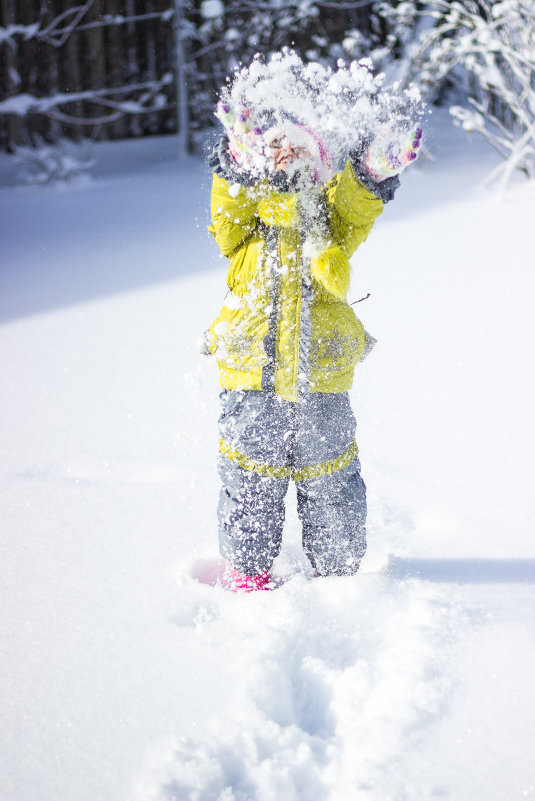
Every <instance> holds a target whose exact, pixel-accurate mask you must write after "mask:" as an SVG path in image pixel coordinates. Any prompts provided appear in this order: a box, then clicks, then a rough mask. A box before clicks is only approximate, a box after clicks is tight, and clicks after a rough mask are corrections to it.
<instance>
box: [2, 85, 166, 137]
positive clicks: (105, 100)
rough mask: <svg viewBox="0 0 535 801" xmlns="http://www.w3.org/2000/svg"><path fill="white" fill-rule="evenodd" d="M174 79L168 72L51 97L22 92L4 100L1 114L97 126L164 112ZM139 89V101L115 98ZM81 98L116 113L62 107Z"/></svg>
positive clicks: (60, 93) (61, 93) (59, 93)
mask: <svg viewBox="0 0 535 801" xmlns="http://www.w3.org/2000/svg"><path fill="white" fill-rule="evenodd" d="M173 81H174V76H173V75H172V74H171V73H167V74H166V75H164V76H163V77H162V78H161V79H160V80H158V81H147V82H145V83H138V84H131V85H130V86H122V87H118V88H115V89H99V90H95V89H91V90H87V91H84V92H68V93H65V92H58V93H56V94H54V95H51V96H50V97H34V95H30V94H19V95H14V96H13V97H10V98H8V99H7V100H3V101H1V102H0V114H13V115H15V116H19V117H25V116H26V115H27V114H46V115H48V116H51V117H52V118H53V119H57V120H60V121H62V122H70V123H76V125H97V124H102V123H104V122H112V121H114V120H116V119H119V117H120V116H122V115H124V114H142V113H144V114H147V113H149V112H152V111H160V110H161V109H162V108H168V107H169V104H168V102H167V98H166V96H165V95H162V94H160V92H161V90H162V89H163V88H164V87H165V86H169V85H170V84H172V83H173ZM136 92H141V93H142V94H141V95H140V96H139V97H138V98H137V100H132V99H126V100H113V99H112V98H113V97H114V96H116V95H124V94H126V93H129V94H132V93H136ZM80 101H85V102H86V103H90V104H95V105H96V106H105V107H106V108H110V109H113V112H114V113H113V114H111V115H106V116H100V117H93V116H86V117H79V116H76V117H75V116H73V115H69V114H65V113H64V112H62V111H61V110H60V106H64V105H67V104H70V103H77V102H80Z"/></svg>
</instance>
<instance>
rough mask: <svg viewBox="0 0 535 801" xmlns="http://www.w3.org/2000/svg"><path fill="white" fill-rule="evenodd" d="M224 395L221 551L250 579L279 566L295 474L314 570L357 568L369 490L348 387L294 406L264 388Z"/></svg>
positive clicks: (329, 571) (363, 544) (324, 572)
mask: <svg viewBox="0 0 535 801" xmlns="http://www.w3.org/2000/svg"><path fill="white" fill-rule="evenodd" d="M220 397H221V402H222V412H221V416H220V418H219V432H220V437H221V440H220V456H219V475H220V478H221V480H222V483H223V486H222V489H221V494H220V499H219V507H218V517H219V545H220V550H221V554H222V556H224V557H225V558H226V559H228V560H229V561H230V562H231V564H232V565H233V566H234V567H235V568H236V569H237V570H239V571H240V572H241V573H245V574H246V575H249V576H252V575H257V574H258V573H263V572H265V571H266V570H269V569H270V568H271V565H272V563H273V560H274V559H275V557H276V556H278V554H279V552H280V549H281V544H282V528H283V523H284V497H285V495H286V491H287V489H288V484H289V480H290V478H292V479H293V480H294V481H295V483H296V486H297V511H298V514H299V518H300V520H301V523H302V540H303V548H304V551H305V554H306V556H307V557H308V559H309V561H310V562H311V564H312V566H313V568H314V569H315V570H316V572H317V573H319V574H321V575H324V576H326V575H331V574H336V575H352V574H354V573H356V572H357V570H358V568H359V565H360V562H361V559H362V557H363V556H364V553H365V551H366V529H365V524H366V487H365V485H364V481H363V480H362V478H361V475H360V463H359V460H358V458H357V446H356V443H355V429H356V422H355V417H354V415H353V412H352V411H351V406H350V403H349V396H348V393H346V392H343V393H328V394H327V393H320V392H312V393H310V394H307V395H304V396H303V397H301V398H300V399H299V400H298V401H297V402H295V403H293V402H290V401H285V400H283V399H281V398H279V397H277V396H276V395H275V394H274V393H273V392H262V391H257V390H246V391H241V390H223V392H222V393H221V395H220Z"/></svg>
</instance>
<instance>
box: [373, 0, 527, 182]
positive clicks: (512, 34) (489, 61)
mask: <svg viewBox="0 0 535 801" xmlns="http://www.w3.org/2000/svg"><path fill="white" fill-rule="evenodd" d="M407 5H408V4H407V3H400V4H399V6H392V5H388V4H384V5H383V13H384V16H385V17H386V18H387V19H390V20H392V19H394V20H398V21H400V20H401V18H402V16H403V15H404V14H406V12H407V9H406V8H405V6H407ZM417 16H418V18H419V19H420V20H422V19H423V20H427V24H426V25H425V27H424V29H423V31H421V32H420V33H419V34H418V36H417V37H414V38H413V39H412V40H409V42H408V43H407V45H406V50H405V59H404V72H403V80H404V81H416V82H417V83H418V84H419V86H420V87H421V89H422V91H423V92H424V95H425V96H426V97H427V98H428V100H429V99H431V100H432V99H433V98H434V97H435V96H436V95H437V93H438V92H439V91H440V89H441V87H442V86H443V85H444V81H445V80H446V79H450V80H451V79H453V80H454V82H457V83H458V84H459V85H460V86H461V87H462V90H463V93H464V94H465V97H466V98H467V103H468V107H466V106H464V105H460V104H458V105H454V106H452V108H451V113H452V116H453V117H454V120H455V122H456V124H457V125H460V126H462V127H463V128H464V129H465V130H467V131H475V132H477V133H480V134H481V135H482V136H484V138H485V139H486V140H487V142H489V144H491V145H492V146H493V147H494V148H495V149H496V151H497V152H498V153H499V154H500V155H501V156H502V158H503V159H504V160H505V164H503V165H502V170H501V173H500V170H497V171H495V174H494V176H493V177H498V175H502V177H504V176H506V177H507V179H508V177H509V176H510V175H511V173H512V171H513V170H514V169H517V170H521V171H522V172H524V173H525V174H526V175H527V176H528V177H529V178H531V179H535V4H533V2H532V0H502V1H501V2H492V0H458V1H457V0H456V2H446V0H428V1H427V2H426V3H425V4H424V6H423V8H421V9H420V10H419V12H418V14H417Z"/></svg>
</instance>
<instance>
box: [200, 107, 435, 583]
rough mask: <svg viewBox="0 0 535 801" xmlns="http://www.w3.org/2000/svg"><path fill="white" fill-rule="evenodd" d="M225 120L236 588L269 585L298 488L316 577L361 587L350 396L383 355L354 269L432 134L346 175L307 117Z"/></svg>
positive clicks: (225, 344) (247, 114) (218, 212)
mask: <svg viewBox="0 0 535 801" xmlns="http://www.w3.org/2000/svg"><path fill="white" fill-rule="evenodd" d="M218 116H219V117H220V119H222V121H223V123H224V125H225V128H226V136H224V137H223V139H222V140H221V142H220V144H219V146H218V147H217V148H216V149H215V151H214V154H213V156H212V159H211V162H210V163H211V166H212V168H213V171H214V175H213V188H212V203H211V211H212V225H211V227H210V231H211V233H212V234H213V235H214V237H215V239H216V241H217V243H218V245H219V247H220V249H221V252H222V254H223V255H224V256H226V257H227V258H228V259H229V260H230V265H229V271H228V277H227V283H228V287H229V292H228V294H227V297H226V300H225V305H224V306H223V308H222V310H221V313H220V315H219V317H218V318H217V319H216V321H215V322H214V323H213V325H212V326H211V328H210V331H209V336H208V347H209V350H210V352H211V353H214V354H215V355H216V358H217V361H218V364H219V372H220V383H221V386H222V387H223V391H222V392H221V396H220V397H221V402H222V410H221V417H220V420H219V427H220V437H221V439H220V457H219V475H220V477H221V481H222V485H223V486H222V489H221V495H220V501H219V508H218V516H219V542H220V550H221V554H222V555H223V556H224V557H225V558H226V559H227V560H228V561H229V562H230V564H231V566H232V568H233V579H232V587H233V589H234V590H235V591H245V592H250V591H252V590H261V589H269V586H270V570H271V566H272V564H273V561H274V559H275V557H276V556H277V555H278V553H279V551H280V548H281V540H282V528H283V522H284V497H285V494H286V491H287V488H288V483H289V480H290V478H292V479H293V480H294V481H295V483H296V487H297V504H298V506H297V508H298V514H299V517H300V520H301V523H302V542H303V548H304V551H305V554H306V556H307V557H308V559H309V561H310V563H311V565H312V567H313V569H314V572H315V574H316V575H321V576H328V575H333V574H335V575H352V574H354V573H356V572H357V570H358V568H359V565H360V562H361V560H362V557H363V555H364V553H365V550H366V530H365V523H366V488H365V485H364V482H363V480H362V478H361V475H360V464H359V459H358V456H357V452H358V448H357V444H356V441H355V429H356V422H355V417H354V415H353V412H352V410H351V407H350V402H349V394H348V392H349V389H350V388H351V385H352V381H353V372H354V368H355V365H356V364H357V362H359V361H360V360H362V358H363V357H364V355H365V354H366V351H367V345H368V344H369V343H367V338H366V333H365V331H364V329H363V326H362V324H361V323H360V321H359V320H358V319H357V317H356V316H355V313H354V312H353V310H352V308H351V307H350V306H349V305H348V303H347V301H346V292H347V289H348V285H349V277H350V264H349V259H350V258H351V256H352V255H353V253H354V252H355V250H356V249H357V248H358V246H359V245H360V244H361V243H362V242H364V240H365V239H366V237H367V236H368V234H369V232H370V230H371V228H372V226H373V223H374V221H375V219H376V218H377V216H378V215H379V214H381V212H382V210H383V204H384V203H386V202H388V201H389V200H391V199H392V197H393V195H394V191H395V190H396V188H397V186H398V184H399V179H398V177H397V173H399V172H400V171H401V169H403V167H404V166H405V165H406V164H407V163H408V162H410V161H411V160H413V159H414V158H415V157H416V154H417V149H418V147H419V144H420V138H421V130H420V129H417V130H416V131H413V132H412V133H411V134H410V135H406V136H405V137H404V138H403V137H402V138H401V140H400V136H399V134H397V133H395V132H394V131H393V130H392V128H389V127H387V128H385V129H383V131H382V132H381V133H380V134H379V136H377V137H375V139H374V140H373V141H372V142H371V143H369V145H368V146H361V147H360V148H359V149H356V150H355V151H353V152H352V154H351V157H350V159H349V161H348V162H347V164H346V165H345V168H344V169H343V171H341V172H338V173H336V174H335V175H334V176H333V175H332V167H331V159H330V156H329V153H328V152H327V150H326V148H325V146H324V144H323V143H322V141H321V140H320V138H319V137H318V135H317V134H315V133H314V132H313V131H311V130H309V129H308V128H306V127H304V126H303V125H301V124H299V121H298V120H297V119H295V117H292V116H291V115H285V114H284V113H282V112H280V110H279V111H278V112H277V113H275V112H271V113H263V114H260V115H257V114H256V112H255V109H254V108H247V107H244V106H241V107H239V108H231V106H230V105H229V103H220V107H219V111H218ZM400 141H401V143H402V144H401V146H400Z"/></svg>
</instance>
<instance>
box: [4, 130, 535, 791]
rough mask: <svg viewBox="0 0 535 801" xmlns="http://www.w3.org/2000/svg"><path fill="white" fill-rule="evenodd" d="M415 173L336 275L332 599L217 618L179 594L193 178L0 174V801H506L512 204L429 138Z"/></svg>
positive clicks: (140, 172)
mask: <svg viewBox="0 0 535 801" xmlns="http://www.w3.org/2000/svg"><path fill="white" fill-rule="evenodd" d="M430 147H431V150H432V152H433V154H434V155H435V157H436V160H435V161H432V162H428V163H427V164H426V165H422V167H421V168H419V169H413V170H412V172H411V173H410V174H408V175H407V176H406V178H405V180H404V182H403V186H402V188H401V190H400V191H399V193H398V197H397V199H396V202H395V203H394V204H392V205H391V206H389V207H388V208H387V209H386V211H385V214H384V215H383V217H382V218H381V219H380V220H379V222H378V223H377V225H376V228H375V230H374V232H373V233H372V235H371V236H370V239H369V240H368V242H367V243H366V244H365V245H364V246H363V247H362V249H361V250H360V251H359V252H358V253H357V255H356V257H355V259H354V267H355V277H354V282H353V287H352V297H354V298H355V299H357V298H359V297H361V296H363V295H365V294H366V293H367V292H368V291H370V292H371V293H372V297H371V299H370V300H368V301H366V302H365V303H362V304H360V306H359V307H358V308H359V312H360V315H361V317H362V319H363V321H364V323H365V325H366V327H367V328H368V329H369V330H370V331H371V332H372V333H373V334H374V335H375V336H376V337H378V339H379V345H378V346H377V348H376V350H375V351H374V354H373V356H372V357H370V359H369V360H368V361H367V362H366V363H365V364H364V365H362V366H361V367H360V368H359V369H358V371H357V380H356V384H355V388H354V390H353V393H352V396H353V402H354V406H355V409H356V410H357V414H358V419H359V436H358V440H359V446H360V451H361V458H362V462H363V471H364V477H365V479H366V481H367V484H368V488H369V500H370V520H369V553H368V555H367V557H366V559H365V561H364V563H363V568H362V572H361V573H360V574H359V575H358V576H357V577H355V578H352V579H337V578H330V579H316V580H312V581H311V580H308V579H307V577H306V575H305V573H302V574H301V575H297V576H295V577H294V578H292V579H291V580H289V581H288V582H287V583H286V584H284V586H282V587H281V588H280V589H278V590H276V591H275V592H273V593H262V594H258V595H256V596H247V597H244V596H234V595H232V594H229V593H226V592H225V591H224V590H223V589H222V588H221V587H220V586H212V585H211V584H210V571H211V569H212V567H213V564H214V559H215V558H216V556H217V551H216V530H215V529H216V526H215V506H216V500H217V476H216V472H215V455H216V449H217V438H216V417H217V403H218V401H217V377H216V371H215V368H214V366H213V365H212V364H211V363H210V362H202V361H201V360H200V357H199V356H198V355H197V347H196V340H197V338H198V336H199V334H200V332H201V331H202V330H203V329H204V327H206V325H207V324H208V323H209V322H211V320H212V319H213V318H214V316H215V315H216V313H217V311H218V309H219V306H220V305H221V302H222V298H223V296H224V293H225V287H224V273H225V265H224V262H223V261H221V260H219V258H218V255H217V252H216V249H215V246H214V244H213V243H212V242H211V241H210V239H209V237H208V235H207V234H206V232H205V224H206V209H207V205H208V191H209V189H208V187H209V176H208V174H207V173H206V171H205V168H204V167H203V166H202V165H200V163H198V162H196V161H191V162H189V163H187V164H182V165H180V164H178V163H177V162H176V161H175V160H174V157H173V140H172V139H154V140H146V141H141V142H127V143H119V144H114V145H104V146H100V147H99V148H98V151H97V156H98V165H97V167H96V168H95V169H94V172H93V176H92V180H91V182H90V183H89V184H88V185H85V186H80V187H75V188H69V189H64V190H59V189H51V188H39V189H37V188H34V189H28V188H14V187H13V186H12V185H11V183H12V181H11V174H10V168H9V166H8V165H6V163H5V161H2V162H1V164H0V180H1V181H3V186H2V187H1V188H0V227H1V233H0V236H1V239H0V241H1V270H0V304H1V307H0V313H1V316H2V325H1V327H0V359H1V365H2V374H3V391H2V395H1V398H0V412H1V415H0V417H1V427H2V450H1V453H0V471H1V472H0V482H1V483H0V488H1V501H0V503H1V510H0V513H1V518H0V519H1V523H2V528H1V547H2V552H1V565H2V605H1V612H0V614H1V622H0V632H1V639H2V648H1V651H0V686H1V688H2V696H3V703H2V715H1V719H0V731H1V739H2V747H1V750H0V798H1V799H2V801H95V799H98V801H125V800H126V799H128V801H156V800H158V801H163V800H164V799H167V800H169V799H175V801H349V799H356V801H361V800H362V801H394V800H395V801H402V800H403V801H425V800H426V799H450V800H451V801H521V799H535V767H534V760H533V743H534V742H535V684H534V680H533V677H534V676H535V623H534V620H535V617H534V613H535V541H534V538H533V530H532V528H531V526H532V525H533V520H534V519H535V509H534V502H533V496H534V493H533V483H534V478H535V476H534V470H533V453H534V451H535V426H534V424H533V419H532V409H533V404H534V401H535V398H534V392H533V390H534V385H535V379H534V378H533V367H532V365H533V362H532V358H533V357H532V342H533V337H534V334H535V331H534V327H535V326H534V323H533V317H532V311H531V307H532V297H533V292H534V289H535V280H534V278H533V273H532V269H533V220H534V211H535V192H534V191H533V188H530V187H528V186H527V185H525V184H523V183H522V182H521V181H519V182H518V183H516V184H514V185H513V186H512V187H511V189H510V191H509V192H508V194H507V195H506V197H505V198H504V199H502V200H497V199H496V198H495V197H494V196H493V195H492V194H490V193H487V192H485V191H483V190H481V189H480V188H478V184H479V182H480V181H481V179H482V178H483V177H484V176H485V174H487V173H488V172H489V171H490V169H491V168H492V167H493V166H494V165H495V163H496V161H495V157H494V155H493V154H492V152H491V151H490V150H488V149H487V148H486V146H485V145H484V144H482V143H480V142H479V141H477V140H474V142H472V143H470V142H468V141H467V140H466V139H465V137H464V135H463V134H462V133H459V132H457V131H455V130H454V129H453V128H451V127H450V124H449V123H448V122H447V121H446V122H445V121H444V118H443V116H442V115H436V117H435V120H434V122H433V125H432V132H431V137H430ZM288 507H289V508H288V524H287V530H286V544H285V550H284V552H283V554H282V555H281V557H280V559H279V563H278V565H277V570H278V571H279V573H285V572H287V571H288V570H289V569H290V567H291V566H292V565H293V566H295V565H297V567H298V568H299V567H301V568H302V569H303V570H304V569H305V565H304V564H303V562H302V560H301V557H300V554H299V530H298V524H297V517H296V513H295V509H294V504H293V496H290V498H289V504H288Z"/></svg>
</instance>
